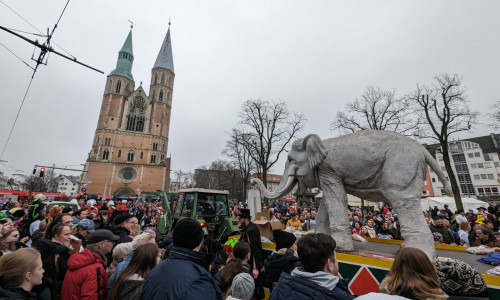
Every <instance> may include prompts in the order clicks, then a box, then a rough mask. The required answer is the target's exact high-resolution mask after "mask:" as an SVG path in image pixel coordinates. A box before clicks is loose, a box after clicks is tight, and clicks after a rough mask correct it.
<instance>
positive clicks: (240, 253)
mask: <svg viewBox="0 0 500 300" xmlns="http://www.w3.org/2000/svg"><path fill="white" fill-rule="evenodd" d="M249 259H250V245H248V243H247V242H244V241H240V242H238V243H236V244H235V245H234V249H233V257H232V258H230V259H229V260H228V261H227V263H226V265H225V266H224V268H222V269H221V270H220V272H218V274H216V275H215V279H216V281H217V282H218V284H219V287H220V289H221V291H222V298H224V299H225V298H226V297H227V296H228V295H229V294H230V293H231V291H230V287H231V283H232V282H233V278H234V276H236V275H237V274H239V273H242V272H244V273H248V274H252V269H251V268H250V265H249V264H248V260H249Z"/></svg>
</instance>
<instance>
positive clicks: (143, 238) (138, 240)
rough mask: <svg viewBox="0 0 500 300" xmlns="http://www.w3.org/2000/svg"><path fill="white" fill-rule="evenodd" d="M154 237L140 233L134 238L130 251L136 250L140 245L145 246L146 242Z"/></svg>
mask: <svg viewBox="0 0 500 300" xmlns="http://www.w3.org/2000/svg"><path fill="white" fill-rule="evenodd" d="M155 237H156V236H155V235H154V234H151V233H147V232H144V233H141V234H139V235H138V236H136V237H135V238H134V240H133V241H132V242H131V244H132V249H133V250H135V249H137V247H139V246H140V245H144V244H146V243H147V242H149V241H150V240H151V239H154V238H155Z"/></svg>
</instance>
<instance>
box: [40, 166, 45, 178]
mask: <svg viewBox="0 0 500 300" xmlns="http://www.w3.org/2000/svg"><path fill="white" fill-rule="evenodd" d="M43 173H45V168H40V177H43Z"/></svg>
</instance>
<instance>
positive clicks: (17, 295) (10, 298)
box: [0, 287, 40, 300]
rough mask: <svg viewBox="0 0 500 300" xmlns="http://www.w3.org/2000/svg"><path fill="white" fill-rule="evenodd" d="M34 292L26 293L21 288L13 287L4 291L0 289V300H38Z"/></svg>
mask: <svg viewBox="0 0 500 300" xmlns="http://www.w3.org/2000/svg"><path fill="white" fill-rule="evenodd" d="M38 299H40V298H39V297H38V295H37V294H36V293H35V292H27V291H25V290H24V289H23V288H20V287H15V288H9V289H4V288H2V287H0V300H38Z"/></svg>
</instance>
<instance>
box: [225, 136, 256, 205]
mask: <svg viewBox="0 0 500 300" xmlns="http://www.w3.org/2000/svg"><path fill="white" fill-rule="evenodd" d="M247 135H248V134H245V133H242V132H241V131H240V130H237V129H234V128H233V129H232V131H231V134H230V136H229V140H227V141H226V147H225V149H224V150H223V151H222V153H223V154H225V155H226V156H227V157H229V158H231V159H232V160H233V162H234V163H235V165H236V166H237V167H238V169H239V171H240V176H241V179H242V184H243V199H246V191H247V186H248V178H250V174H252V173H253V172H254V171H255V170H256V169H257V168H256V164H255V161H254V160H252V156H251V155H250V150H251V149H248V148H247V147H245V143H246V141H247V140H248V139H249V138H250V137H248V136H247Z"/></svg>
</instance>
